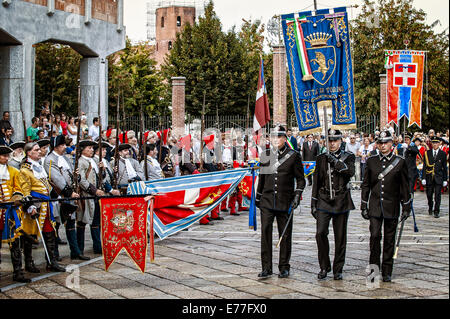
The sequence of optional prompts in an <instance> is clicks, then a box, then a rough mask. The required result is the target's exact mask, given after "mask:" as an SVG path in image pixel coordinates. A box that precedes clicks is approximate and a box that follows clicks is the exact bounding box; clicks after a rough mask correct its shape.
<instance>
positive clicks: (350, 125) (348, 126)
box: [331, 124, 357, 130]
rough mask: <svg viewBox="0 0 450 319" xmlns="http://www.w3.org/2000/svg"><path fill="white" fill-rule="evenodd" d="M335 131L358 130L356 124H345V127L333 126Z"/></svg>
mask: <svg viewBox="0 0 450 319" xmlns="http://www.w3.org/2000/svg"><path fill="white" fill-rule="evenodd" d="M331 128H332V129H333V130H336V129H337V130H356V129H357V127H356V124H345V125H331Z"/></svg>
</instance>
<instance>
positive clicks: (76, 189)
mask: <svg viewBox="0 0 450 319" xmlns="http://www.w3.org/2000/svg"><path fill="white" fill-rule="evenodd" d="M80 139H81V97H80V91H78V122H77V145H76V147H75V166H74V169H73V189H74V192H76V193H77V194H79V193H80V189H79V184H78V162H79V160H80V156H81V150H80Z"/></svg>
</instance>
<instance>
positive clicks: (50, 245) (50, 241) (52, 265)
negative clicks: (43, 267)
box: [42, 231, 66, 272]
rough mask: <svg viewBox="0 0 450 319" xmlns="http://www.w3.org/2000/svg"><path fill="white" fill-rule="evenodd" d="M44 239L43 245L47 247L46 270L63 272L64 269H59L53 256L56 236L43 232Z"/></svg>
mask: <svg viewBox="0 0 450 319" xmlns="http://www.w3.org/2000/svg"><path fill="white" fill-rule="evenodd" d="M42 236H43V237H44V241H45V245H46V246H47V252H48V258H50V260H48V259H47V270H52V271H57V272H65V271H66V269H65V268H64V267H61V266H60V265H59V264H58V261H57V260H56V256H55V245H56V234H55V232H54V231H52V232H44V233H42Z"/></svg>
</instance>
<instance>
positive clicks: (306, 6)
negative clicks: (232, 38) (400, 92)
mask: <svg viewBox="0 0 450 319" xmlns="http://www.w3.org/2000/svg"><path fill="white" fill-rule="evenodd" d="M150 1H153V2H157V0H126V1H125V8H124V24H125V26H126V32H127V35H128V37H129V38H130V39H131V40H132V41H133V42H136V41H141V40H147V27H146V24H147V14H146V11H147V3H148V2H150ZM196 1H197V2H200V1H201V0H196ZM362 3H363V1H362V0H317V6H318V9H324V8H333V7H342V6H350V5H355V4H356V5H360V7H361V4H362ZM413 4H414V6H415V7H416V8H417V9H422V10H423V11H425V13H427V23H428V24H431V23H433V22H434V21H436V20H440V21H441V26H437V27H436V31H438V32H440V31H443V30H445V29H446V28H448V26H449V1H448V0H413ZM214 7H215V11H216V13H217V15H218V17H219V19H220V21H221V22H222V30H223V31H228V30H229V29H231V27H232V26H233V25H235V26H236V27H237V29H238V28H239V27H240V25H241V24H242V23H243V22H242V19H246V20H249V19H251V20H253V21H254V20H256V19H261V21H262V22H263V23H264V24H267V21H268V20H269V19H270V18H271V17H272V16H273V15H275V14H282V13H291V12H295V11H297V12H298V11H302V10H312V9H313V0H214ZM358 11H359V9H354V8H352V9H348V12H349V17H350V19H352V18H356V16H357V14H358Z"/></svg>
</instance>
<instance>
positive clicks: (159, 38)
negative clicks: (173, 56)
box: [154, 5, 195, 68]
mask: <svg viewBox="0 0 450 319" xmlns="http://www.w3.org/2000/svg"><path fill="white" fill-rule="evenodd" d="M186 23H189V24H191V25H194V23H195V6H186V5H180V6H176V5H171V6H167V7H159V8H157V9H156V21H155V24H156V39H155V40H156V41H155V42H156V43H155V56H154V58H155V60H156V62H157V67H158V68H159V66H160V65H161V64H162V63H163V62H164V58H165V56H166V54H167V53H168V52H169V51H170V50H171V49H172V47H173V44H174V42H175V40H176V36H177V33H178V32H181V30H182V28H183V27H184V26H185V25H186Z"/></svg>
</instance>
